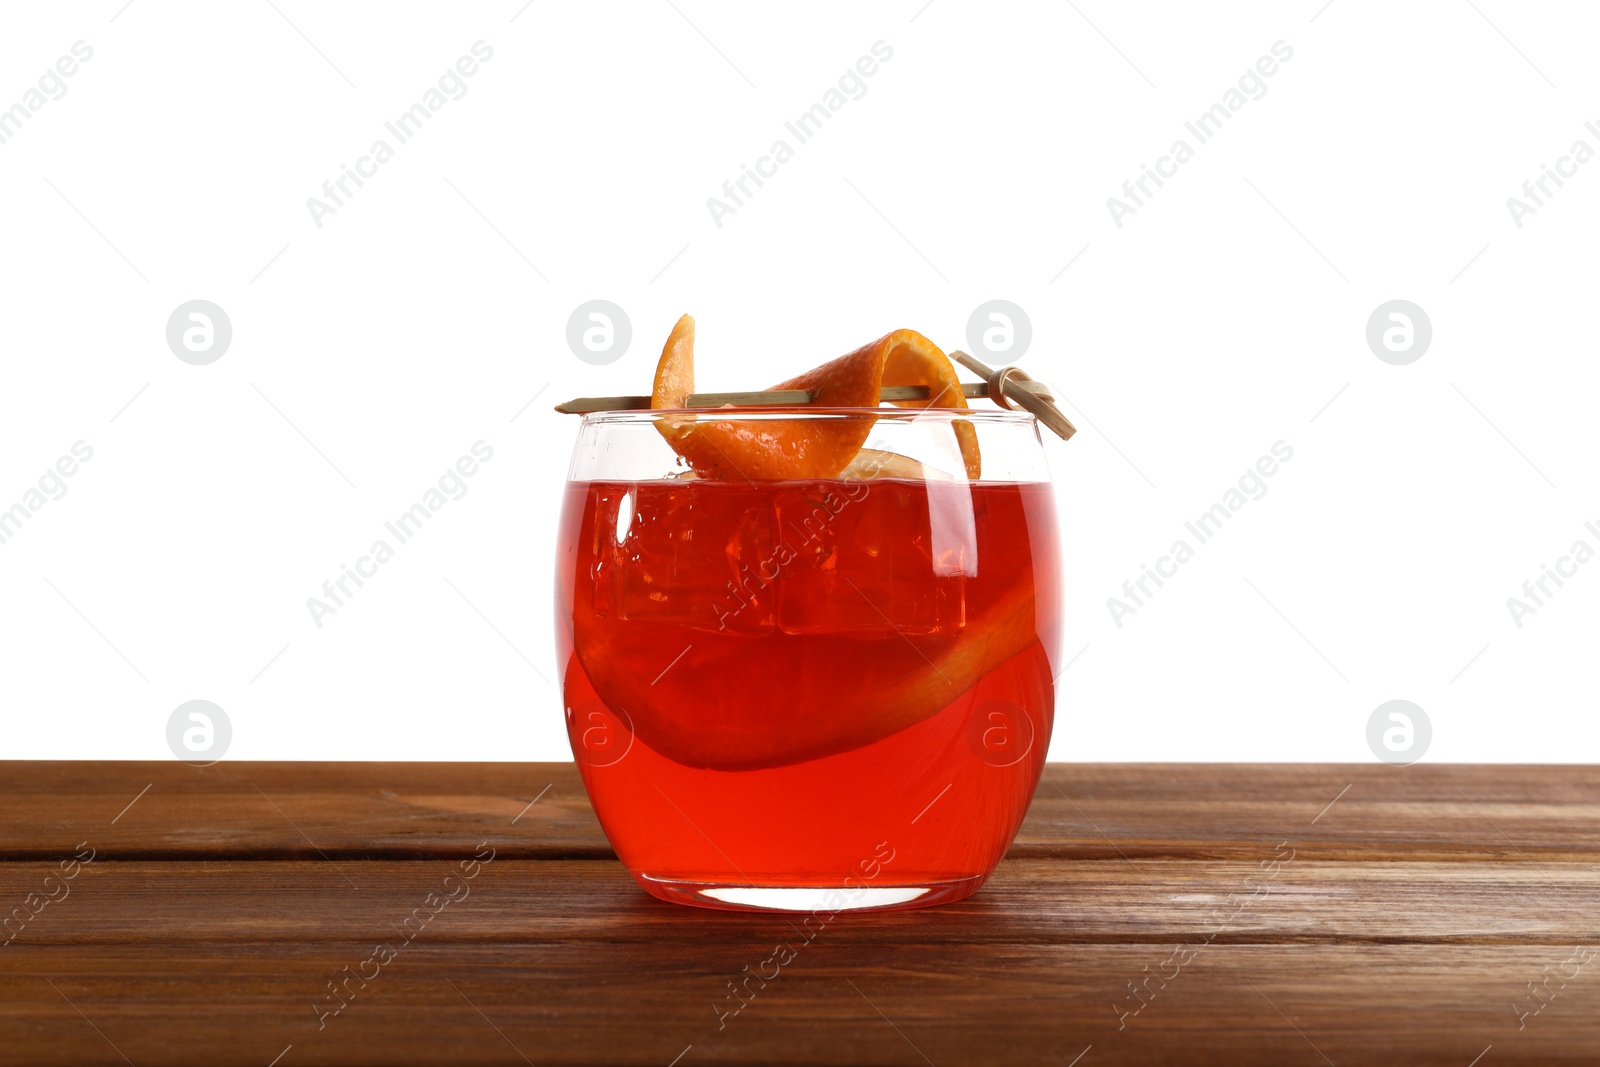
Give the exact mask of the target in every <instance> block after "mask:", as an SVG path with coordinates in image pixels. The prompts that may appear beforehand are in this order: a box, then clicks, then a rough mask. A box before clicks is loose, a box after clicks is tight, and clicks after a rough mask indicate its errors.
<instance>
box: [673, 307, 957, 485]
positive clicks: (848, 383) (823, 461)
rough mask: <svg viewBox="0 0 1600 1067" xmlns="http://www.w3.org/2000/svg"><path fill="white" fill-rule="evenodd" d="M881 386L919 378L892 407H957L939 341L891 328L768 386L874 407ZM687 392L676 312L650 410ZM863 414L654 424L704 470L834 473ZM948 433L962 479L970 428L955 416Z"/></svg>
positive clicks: (685, 344)
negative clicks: (923, 395) (919, 394)
mask: <svg viewBox="0 0 1600 1067" xmlns="http://www.w3.org/2000/svg"><path fill="white" fill-rule="evenodd" d="M889 385H924V386H927V387H928V393H929V396H928V399H926V400H897V401H894V404H895V405H896V406H897V407H908V408H965V407H966V406H967V400H966V397H965V396H963V395H962V392H961V382H960V380H959V379H958V378H957V377H956V372H955V367H954V366H952V365H951V363H950V360H949V358H948V357H947V356H946V355H945V354H944V353H943V352H942V351H940V350H939V347H938V346H937V345H935V344H934V343H933V342H932V341H930V340H928V339H927V338H926V337H924V336H922V335H921V334H920V333H917V332H916V331H915V330H896V331H894V332H893V333H890V334H886V335H885V336H883V337H880V338H878V339H877V340H876V341H873V342H871V343H870V344H865V345H862V346H861V347H860V348H858V349H856V350H855V351H854V352H851V353H850V354H849V355H845V356H840V357H839V358H838V359H835V360H832V361H830V362H828V363H824V364H822V366H820V367H815V368H813V369H811V370H808V371H806V372H805V373H804V374H801V375H798V376H796V377H794V378H790V379H789V380H788V381H785V382H780V383H778V384H777V385H775V386H773V387H772V388H773V389H775V390H777V389H804V390H807V391H808V392H810V394H811V402H812V404H813V405H814V406H816V407H824V408H876V407H877V406H878V392H879V390H880V389H881V388H882V387H884V386H889ZM693 392H694V319H692V318H690V317H689V316H688V315H685V316H683V317H682V318H681V319H679V320H678V323H677V325H676V326H674V327H673V328H672V333H671V335H670V336H668V338H667V343H666V345H665V347H663V348H662V350H661V360H660V362H659V363H657V364H656V376H655V383H654V386H653V388H652V390H651V393H650V406H651V407H652V408H682V407H684V405H685V404H686V403H687V402H688V398H689V394H691V393H693ZM873 421H874V420H873V419H872V418H871V417H865V418H861V419H761V420H743V421H737V422H715V421H710V420H693V419H680V420H674V419H671V418H663V419H661V420H659V421H658V422H657V426H658V427H659V428H660V430H661V433H662V434H663V435H664V436H665V437H666V439H667V443H668V444H670V445H671V446H672V448H673V450H674V451H676V452H677V453H678V455H680V456H682V457H683V458H684V460H685V461H686V462H687V463H688V464H689V466H690V467H692V468H693V469H694V470H696V471H698V472H700V473H701V474H705V475H708V476H712V477H721V478H743V479H746V480H749V481H752V482H754V481H775V480H781V479H800V478H834V477H837V476H838V475H839V473H840V472H841V471H843V470H844V469H845V467H847V466H848V465H849V464H850V462H851V460H853V459H854V458H855V456H856V453H858V452H859V451H860V450H861V446H862V445H863V444H865V443H866V440H867V435H868V434H869V433H870V432H871V431H872V423H873ZM955 434H956V440H957V443H958V444H959V446H960V448H961V457H962V461H963V463H964V465H965V467H966V472H967V477H968V478H971V479H973V480H976V479H977V478H978V475H979V472H980V461H979V456H978V436H977V433H976V431H975V430H974V429H973V427H972V425H971V423H968V422H964V421H957V422H956V424H955Z"/></svg>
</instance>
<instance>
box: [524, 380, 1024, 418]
mask: <svg viewBox="0 0 1600 1067" xmlns="http://www.w3.org/2000/svg"><path fill="white" fill-rule="evenodd" d="M1009 384H1010V386H1011V387H1012V388H1013V389H1022V390H1024V391H1026V392H1030V393H1037V394H1038V395H1040V396H1042V397H1044V398H1045V399H1047V400H1054V399H1055V398H1054V397H1052V396H1051V395H1050V390H1049V388H1048V387H1047V386H1046V385H1045V384H1044V383H1043V382H1035V381H1013V382H1011V383H1009ZM928 392H929V390H928V387H927V386H926V385H889V386H885V387H884V388H882V389H880V390H879V391H878V399H880V400H926V399H928ZM961 395H962V396H964V397H966V398H967V399H969V400H981V399H984V398H986V397H988V395H989V383H988V382H963V383H962V385H961ZM809 403H811V394H810V393H809V392H808V391H806V390H804V389H770V390H767V391H765V392H756V393H691V394H690V395H689V398H688V400H687V401H686V405H685V406H687V407H691V408H720V407H722V406H723V405H724V404H732V405H733V406H734V407H740V408H747V407H780V406H781V407H787V406H789V405H801V404H809ZM649 406H650V398H649V397H647V396H581V397H578V398H577V399H576V400H568V401H567V402H566V403H564V404H557V405H556V410H557V411H559V412H560V413H561V414H563V415H584V414H587V413H589V412H591V411H638V410H642V409H644V408H648V407H649Z"/></svg>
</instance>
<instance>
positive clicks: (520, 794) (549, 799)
mask: <svg viewBox="0 0 1600 1067" xmlns="http://www.w3.org/2000/svg"><path fill="white" fill-rule="evenodd" d="M146 786H148V787H149V789H148V791H144V790H145V787H146ZM546 786H549V789H548V791H545V790H546ZM1347 787H1348V788H1347ZM141 793H142V795H141ZM541 794H542V795H541ZM0 796H3V803H4V811H5V816H6V817H5V818H4V819H0V858H8V857H9V858H37V859H46V858H51V857H57V856H60V855H63V854H64V853H65V851H66V850H68V849H70V848H71V847H72V846H74V845H76V844H77V843H78V842H79V841H83V840H92V841H93V842H94V843H95V847H96V848H100V849H102V850H103V854H105V855H107V856H109V857H118V858H158V857H200V856H219V857H220V856H244V855H259V856H269V857H278V858H301V859H303V858H310V857H319V856H320V855H323V854H325V855H327V856H330V857H333V858H349V859H353V858H368V859H384V858H394V859H399V858H410V857H440V858H449V857H456V858H460V857H463V856H468V855H471V853H472V850H473V848H474V847H475V846H476V845H477V843H478V842H480V841H484V840H488V841H490V842H491V843H492V844H493V845H494V847H495V848H496V849H497V850H499V852H500V854H502V855H506V856H513V857H526V858H537V857H545V858H603V857H607V856H610V855H611V851H610V848H609V846H608V845H607V844H606V841H605V837H604V835H603V834H602V833H601V831H600V826H599V823H598V822H596V821H595V818H594V815H593V813H592V812H591V811H590V809H589V806H588V801H587V799H586V797H585V796H584V793H583V788H582V784H581V783H580V781H579V780H578V775H577V771H576V768H575V767H574V766H573V765H572V764H570V763H483V764H443V763H400V764H359V763H358V764H326V763H246V762H223V763H219V764H216V765H214V766H211V767H205V768H194V767H189V766H187V765H185V764H181V763H176V762H171V761H168V762H111V763H67V762H61V763H52V762H37V763H27V762H11V763H0ZM136 796H138V797H139V799H138V801H137V803H135V804H134V805H133V806H132V807H131V808H128V807H127V806H128V804H129V803H130V801H133V800H134V798H135V797H136ZM535 798H538V800H537V803H535V804H533V805H532V806H531V807H530V806H529V803H530V801H533V800H535ZM1336 798H1337V799H1336ZM1330 804H1331V807H1330ZM125 808H127V811H126V813H123V811H124V809H125ZM1325 809H1326V810H1325ZM113 819H115V822H113ZM1282 841H1291V842H1292V843H1293V845H1294V847H1296V848H1297V849H1300V850H1301V851H1300V853H1299V854H1300V855H1301V856H1303V857H1306V858H1320V859H1361V858H1372V859H1390V860H1395V861H1428V862H1437V861H1441V860H1452V859H1457V860H1462V861H1471V862H1499V861H1502V860H1516V859H1521V858H1537V859H1540V860H1556V861H1565V862H1592V861H1594V860H1595V859H1596V858H1597V857H1600V775H1596V774H1595V773H1594V771H1593V769H1592V768H1587V767H1576V766H1481V765H1479V766H1460V765H1449V764H1435V765H1429V764H1422V765H1418V766H1413V767H1406V768H1395V767H1388V766H1381V765H1360V764H1070V763H1060V764H1050V765H1049V766H1048V767H1047V768H1046V771H1045V775H1044V778H1043V780H1042V781H1041V783H1040V786H1039V790H1038V792H1037V794H1036V797H1035V801H1034V804H1033V807H1032V809H1031V810H1030V812H1029V814H1028V818H1027V821H1026V822H1025V823H1024V824H1023V827H1022V830H1021V832H1020V833H1019V834H1018V837H1017V841H1016V844H1015V845H1014V846H1013V848H1012V850H1011V853H1010V855H1012V856H1013V857H1019V858H1020V857H1028V856H1033V857H1060V858H1063V859H1110V858H1122V857H1128V858H1130V859H1139V860H1142V859H1147V858H1149V859H1154V858H1160V857H1167V858H1214V859H1227V858H1235V859H1251V858H1254V857H1259V856H1261V855H1262V854H1263V849H1264V848H1265V849H1267V850H1269V851H1270V849H1271V847H1272V846H1274V845H1276V844H1278V843H1279V842H1282Z"/></svg>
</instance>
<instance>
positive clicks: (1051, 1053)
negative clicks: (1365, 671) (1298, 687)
mask: <svg viewBox="0 0 1600 1067" xmlns="http://www.w3.org/2000/svg"><path fill="white" fill-rule="evenodd" d="M90 850H92V852H91V851H90ZM74 853H78V854H79V857H80V858H79V859H77V860H73V859H72V858H71V857H72V856H73V855H74ZM491 855H492V859H489V857H490V856H491ZM90 856H92V858H88V857H90ZM475 856H477V857H479V865H478V866H477V867H476V868H474V867H472V860H473V857H475ZM85 859H87V862H85V861H84V860H85ZM62 861H66V864H65V866H64V867H63V865H62ZM463 861H466V862H467V864H468V866H467V867H466V868H463V866H462V863H463ZM485 861H486V862H485ZM463 870H475V873H476V877H475V878H473V879H472V880H471V881H470V885H469V887H468V888H467V889H463V888H462V887H463V886H468V883H466V882H463V881H462V880H461V879H460V877H459V876H460V874H461V873H462V872H463ZM69 873H70V874H71V875H72V877H70V878H67V877H66V876H67V875H68V874H69ZM451 876H455V877H454V878H453V880H452V881H447V879H449V878H451ZM468 892H469V893H470V895H465V896H462V895H461V894H463V893H468ZM430 895H432V896H430ZM445 896H451V897H454V898H455V899H453V900H452V901H451V902H450V903H447V904H445V905H442V906H437V910H436V911H434V910H433V909H434V908H435V906H436V905H437V901H439V900H441V899H443V898H444V897H445ZM47 897H53V898H55V899H54V900H53V902H50V903H42V901H44V900H45V899H46V898H47ZM425 902H429V914H430V921H429V922H427V923H426V925H422V924H420V921H417V922H418V925H417V926H416V928H415V929H411V928H409V927H408V928H407V931H408V932H409V933H410V935H411V936H410V939H409V940H406V939H405V938H404V937H403V936H402V931H401V928H400V926H401V924H402V922H403V921H404V920H405V919H406V917H408V916H412V915H413V914H414V909H417V908H419V907H423V906H424V904H425ZM18 909H21V910H20V911H19V910H18ZM0 912H8V913H9V915H10V916H11V918H10V921H9V924H8V925H7V927H6V928H5V929H4V930H0V938H6V937H9V941H7V942H6V943H5V947H3V948H0V1063H20V1064H67V1063H74V1064H75V1063H104V1064H122V1063H133V1064H137V1065H139V1067H146V1065H153V1064H164V1063H196V1064H202V1063H203V1064H217V1065H225V1064H247V1065H251V1067H267V1065H268V1064H274V1063H276V1064H277V1065H278V1067H308V1065H311V1064H335V1063H337V1064H353V1063H380V1062H382V1063H452V1064H453V1063H468V1062H472V1063H504V1064H522V1063H534V1064H538V1065H540V1067H545V1065H547V1064H561V1063H626V1064H649V1065H653V1067H668V1065H669V1064H673V1063H677V1064H679V1065H681V1067H694V1065H697V1064H704V1063H746V1062H761V1063H823V1064H854V1063H861V1064H868V1063H870V1064H905V1065H918V1064H923V1063H931V1064H936V1065H938V1067H947V1065H955V1064H969V1063H970V1064H989V1063H1037V1064H1051V1065H1057V1067H1064V1065H1068V1064H1077V1065H1080V1067H1099V1065H1101V1064H1111V1063H1219V1064H1222V1063H1226V1064H1255V1063H1261V1064H1308V1065H1311V1064H1323V1063H1338V1064H1400V1063H1405V1064H1449V1065H1453V1067H1469V1065H1470V1064H1473V1063H1477V1064H1479V1065H1480V1067H1495V1065H1497V1064H1504V1063H1512V1062H1520V1063H1554V1062H1557V1061H1561V1062H1586V1063H1593V1062H1600V782H1597V775H1596V772H1595V771H1594V770H1593V769H1591V768H1582V767H1488V766H1428V765H1421V766H1414V767H1409V768H1404V769H1400V768H1392V767H1387V766H1381V765H1373V766H1354V765H1323V766H1309V765H1074V764H1058V765H1052V766H1051V767H1050V768H1049V769H1048V771H1047V772H1046V775H1045V780H1044V782H1043V783H1042V784H1041V786H1040V789H1039V792H1038V795H1037V797H1036V799H1035V801H1034V805H1033V809H1032V812H1031V814H1030V815H1029V817H1028V821H1027V823H1026V825H1025V826H1024V827H1023V830H1022V833H1021V835H1020V836H1019V838H1018V839H1017V843H1016V845H1015V847H1013V848H1012V850H1011V852H1010V855H1009V857H1008V858H1007V859H1006V861H1005V862H1004V863H1003V864H1002V865H1001V866H1000V868H999V870H998V872H997V873H996V874H995V876H994V878H993V879H992V880H991V881H990V882H989V884H988V886H987V887H986V888H985V889H984V890H983V891H982V892H980V893H979V894H978V895H977V896H976V897H974V898H972V899H970V900H968V901H965V902H962V903H958V904H953V905H948V906H946V907H942V908H932V909H928V910H922V911H910V912H898V913H877V914H858V915H853V916H851V915H840V916H839V917H838V918H837V919H835V920H834V921H833V922H831V923H830V924H829V925H828V926H827V928H826V930H825V931H824V932H823V933H821V934H820V935H818V936H817V937H816V938H815V940H814V941H812V942H810V943H809V944H807V945H805V946H804V947H803V949H802V950H801V951H800V952H799V953H798V954H797V956H796V958H795V959H794V960H793V961H792V962H790V963H789V964H788V965H787V966H785V967H784V968H783V969H782V971H781V974H780V976H779V977H778V978H776V979H774V980H773V981H771V982H770V983H768V984H767V985H766V986H765V987H764V988H761V989H760V991H759V993H758V994H756V995H755V996H754V999H752V1000H750V1001H749V1002H748V1003H746V1004H745V1006H744V1007H743V1009H742V1011H740V1012H739V1014H738V1015H737V1016H734V1017H732V1018H728V1019H726V1020H724V1022H725V1025H724V1026H723V1028H722V1029H720V1030H719V1029H718V1025H717V1020H718V1016H717V1011H716V1008H715V1005H718V1004H721V1003H725V1001H724V998H725V996H726V994H727V986H726V983H727V982H728V980H729V979H730V978H734V977H736V976H740V975H742V974H743V973H744V968H745V967H746V966H747V965H749V966H751V967H756V966H757V965H759V964H760V963H761V961H763V960H764V959H765V958H766V957H768V956H769V955H770V953H771V948H772V946H773V945H774V944H776V943H777V942H779V941H783V940H785V939H789V940H794V938H793V937H792V933H793V931H792V927H791V925H790V922H789V920H788V919H787V918H785V917H783V916H777V915H746V914H733V913H725V912H711V911H704V910H700V909H692V908H684V907H680V906H675V905H671V904H665V903H660V902H658V901H656V900H654V899H652V898H650V897H648V896H646V895H645V894H643V893H642V892H640V891H639V890H638V889H636V888H635V887H634V885H633V883H632V881H630V880H629V878H628V876H627V875H626V873H625V872H624V871H623V870H622V868H621V866H620V865H619V864H618V863H617V862H616V861H615V859H614V858H613V857H612V855H611V852H610V849H609V848H608V847H607V845H606V841H605V838H604V837H603V836H602V835H601V833H600V829H599V827H598V825H597V824H596V822H595V820H594V817H593V815H592V814H591V812H590V810H589V807H588V804H587V802H586V800H585V798H584V794H583V790H582V788H581V786H580V785H579V782H578V778H577V775H576V773H575V772H574V769H573V767H572V766H571V765H569V764H316V763H221V764H218V765H215V766H212V767H208V768H204V769H196V768H192V767H188V766H186V765H183V764H179V763H9V764H0ZM18 916H22V917H23V918H18ZM24 919H25V921H24ZM414 921H415V920H414ZM380 943H384V944H387V945H390V946H395V945H398V946H400V947H399V949H398V950H394V952H393V956H392V958H389V959H386V960H379V959H377V958H375V957H374V946H376V945H378V944H380ZM347 967H348V968H351V970H350V971H346V970H345V968H347ZM356 974H359V975H366V976H370V977H366V978H353V977H352V975H356ZM341 978H342V980H343V983H344V986H345V988H346V989H347V990H348V992H347V993H346V994H345V996H344V998H343V1000H342V1004H343V1006H342V1007H339V1005H340V1004H341V1000H339V999H335V998H334V997H333V996H332V994H331V993H330V988H331V986H332V984H333V983H334V982H335V980H336V979H341ZM1135 987H1137V991H1135ZM332 1007H339V1010H338V1011H337V1014H334V1013H332V1010H331V1009H332Z"/></svg>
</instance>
